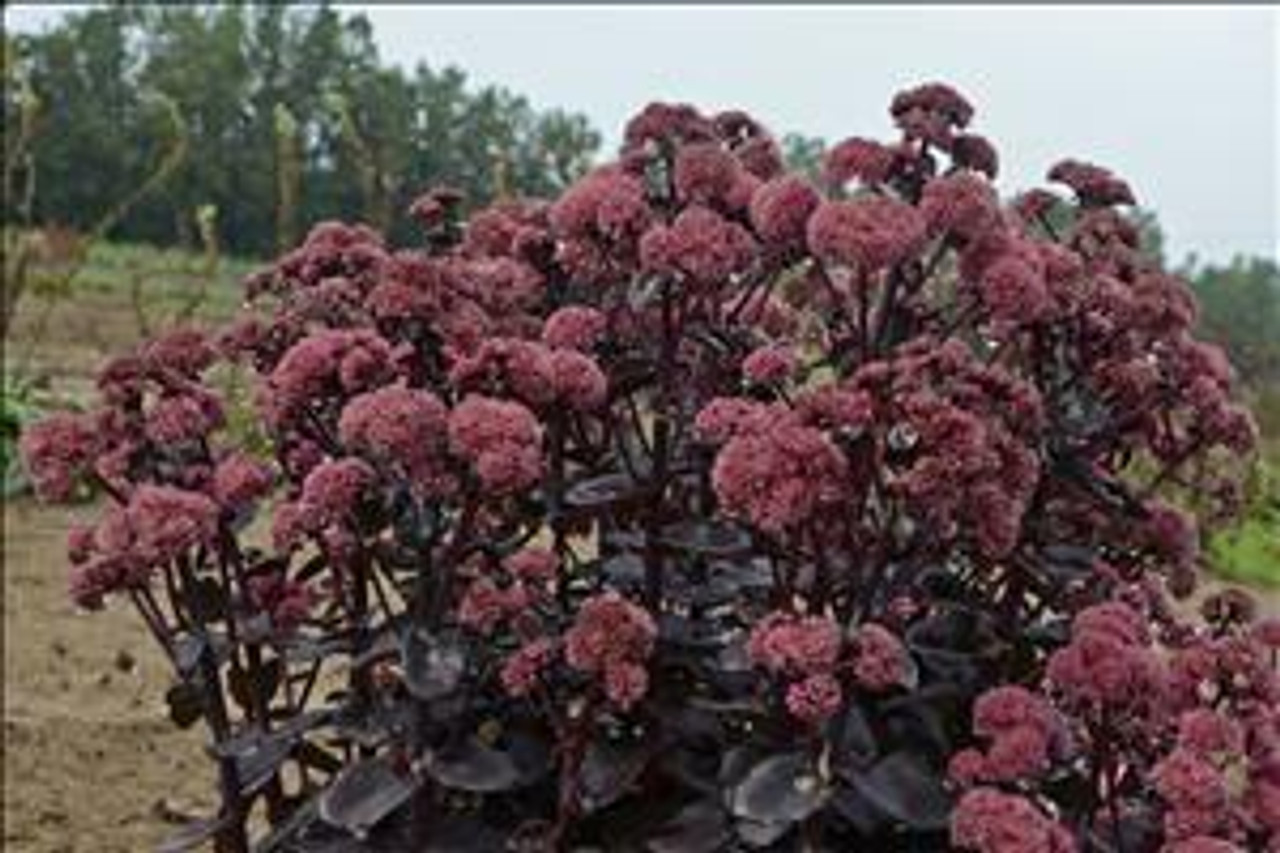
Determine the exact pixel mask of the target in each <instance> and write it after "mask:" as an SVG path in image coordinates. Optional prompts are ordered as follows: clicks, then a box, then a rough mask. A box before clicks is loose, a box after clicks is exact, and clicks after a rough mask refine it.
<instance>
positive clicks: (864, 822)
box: [831, 785, 888, 835]
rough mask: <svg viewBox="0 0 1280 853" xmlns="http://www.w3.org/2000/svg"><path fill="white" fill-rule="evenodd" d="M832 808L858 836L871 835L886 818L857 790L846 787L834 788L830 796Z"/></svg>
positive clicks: (882, 824) (881, 825) (880, 826)
mask: <svg viewBox="0 0 1280 853" xmlns="http://www.w3.org/2000/svg"><path fill="white" fill-rule="evenodd" d="M831 805H832V807H833V808H834V809H835V810H836V811H837V812H838V813H839V814H840V816H841V817H842V818H844V819H845V820H846V821H848V822H849V824H850V825H851V826H852V827H853V828H854V829H855V830H856V831H857V832H858V833H859V834H860V835H872V834H874V833H875V832H877V831H878V830H879V829H881V828H882V827H883V826H884V824H885V822H886V821H887V819H888V818H887V817H886V815H885V813H884V812H883V811H881V810H880V809H879V808H878V807H877V806H876V805H875V804H874V803H872V802H871V801H870V800H868V799H867V798H866V797H865V796H863V795H862V793H861V792H860V791H858V789H857V788H853V787H850V786H847V785H839V786H837V787H836V791H835V793H834V794H833V795H832V796H831Z"/></svg>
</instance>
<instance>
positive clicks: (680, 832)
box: [645, 800, 733, 853]
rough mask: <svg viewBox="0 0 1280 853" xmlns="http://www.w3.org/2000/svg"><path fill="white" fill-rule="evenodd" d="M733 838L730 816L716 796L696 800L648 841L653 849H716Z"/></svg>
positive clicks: (658, 852)
mask: <svg viewBox="0 0 1280 853" xmlns="http://www.w3.org/2000/svg"><path fill="white" fill-rule="evenodd" d="M732 838H733V834H732V826H731V825H730V823H729V816H728V814H726V813H725V810H724V808H723V807H722V806H721V805H720V804H719V803H718V802H716V801H715V800H695V801H694V802H692V803H690V804H689V805H687V806H685V807H684V808H683V809H681V810H680V811H679V812H677V813H676V815H675V817H673V818H671V820H669V821H667V822H666V823H664V824H663V825H662V826H661V827H659V828H658V830H657V832H656V833H654V835H653V837H651V838H650V839H649V841H648V842H647V843H646V845H645V846H646V848H647V849H648V850H649V852H650V853H715V851H717V850H720V849H722V848H724V847H725V846H726V845H727V844H728V843H729V841H730V840H731V839H732Z"/></svg>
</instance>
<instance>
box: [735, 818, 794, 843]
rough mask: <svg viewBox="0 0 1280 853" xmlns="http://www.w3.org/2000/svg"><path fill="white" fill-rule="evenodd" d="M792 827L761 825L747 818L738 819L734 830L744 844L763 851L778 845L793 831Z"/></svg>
mask: <svg viewBox="0 0 1280 853" xmlns="http://www.w3.org/2000/svg"><path fill="white" fill-rule="evenodd" d="M791 827H792V824H790V823H761V822H760V821H755V820H748V819H747V818H738V820H737V821H736V822H735V823H734V826H733V829H734V832H735V833H737V836H738V839H739V840H740V841H742V843H743V844H745V845H746V846H747V847H749V848H751V849H753V850H761V849H764V848H766V847H772V846H773V845H774V844H776V843H777V842H778V841H779V840H780V839H781V838H782V836H784V835H786V834H787V833H788V832H789V831H790V830H791Z"/></svg>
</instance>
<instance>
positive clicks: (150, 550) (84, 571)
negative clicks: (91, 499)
mask: <svg viewBox="0 0 1280 853" xmlns="http://www.w3.org/2000/svg"><path fill="white" fill-rule="evenodd" d="M219 514H220V513H219V509H218V505H217V504H215V503H214V502H213V501H211V500H210V499H209V498H207V497H206V496H204V495H202V494H199V493H196V492H191V491H186V490H184V489H177V488H173V487H170V486H155V485H143V486H139V487H138V489H137V490H136V491H135V492H134V493H133V494H132V495H131V496H130V498H129V502H128V503H127V504H126V505H124V506H113V507H111V508H110V509H109V510H108V511H107V512H106V514H105V515H104V516H103V517H102V519H101V520H100V521H99V522H98V525H97V527H96V528H95V529H94V530H93V533H92V537H89V536H88V535H87V534H83V533H82V534H81V535H79V536H78V537H77V538H78V540H79V541H78V542H77V543H75V544H76V547H75V548H74V549H73V550H74V551H75V552H77V553H76V554H75V556H77V557H79V558H80V559H79V564H78V565H77V566H76V567H75V569H74V570H73V572H72V575H71V595H72V598H73V600H74V601H75V602H76V603H77V604H79V605H80V606H82V607H91V608H96V607H99V606H101V603H102V599H103V597H104V596H106V595H108V594H110V593H114V592H120V591H122V590H124V589H127V588H132V587H137V586H142V585H145V584H146V582H147V580H148V579H149V578H150V576H151V573H152V571H153V570H154V569H156V568H158V567H160V566H163V565H165V564H166V563H169V562H171V561H172V560H174V559H176V558H177V557H179V556H182V555H184V554H186V553H188V552H189V551H190V550H191V549H192V548H195V547H196V546H197V545H210V544H212V543H213V542H214V540H215V538H216V537H217V535H218V523H219Z"/></svg>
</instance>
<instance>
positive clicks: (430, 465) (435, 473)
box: [338, 385, 454, 497]
mask: <svg viewBox="0 0 1280 853" xmlns="http://www.w3.org/2000/svg"><path fill="white" fill-rule="evenodd" d="M448 419H449V411H448V409H446V408H445V405H444V404H443V403H441V402H440V399H439V398H438V397H436V396H435V395H434V394H432V393H431V392H430V391H424V390H420V389H416V388H407V387H405V386H403V385H394V386H388V387H385V388H379V389H378V390H376V391H369V392H367V393H364V394H360V395H358V396H356V397H354V398H352V400H351V401H350V402H349V403H347V405H346V407H345V408H344V409H343V410H342V416H341V418H340V419H339V421H338V436H339V438H340V439H341V440H342V443H343V444H344V445H346V447H347V449H348V450H350V451H352V452H354V453H361V454H367V455H368V456H369V458H370V459H371V460H372V461H373V462H375V463H376V464H379V465H383V466H387V467H388V468H390V469H392V470H399V471H402V472H403V473H404V475H405V476H406V477H407V478H408V480H409V482H410V483H411V485H412V486H413V489H414V491H415V492H417V493H418V494H419V495H420V496H423V497H442V496H445V495H448V494H450V493H451V492H452V490H453V488H454V478H453V475H452V473H451V472H450V470H449V466H448V460H447V435H446V432H447V429H448V426H447V424H448Z"/></svg>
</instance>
